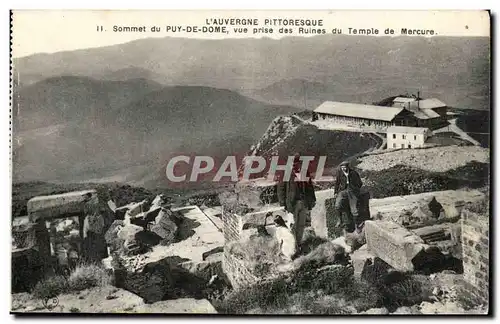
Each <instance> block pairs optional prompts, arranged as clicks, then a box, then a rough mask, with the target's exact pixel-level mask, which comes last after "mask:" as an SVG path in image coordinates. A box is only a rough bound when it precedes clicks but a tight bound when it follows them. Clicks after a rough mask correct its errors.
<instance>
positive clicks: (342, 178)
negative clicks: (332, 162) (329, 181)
mask: <svg viewBox="0 0 500 324" xmlns="http://www.w3.org/2000/svg"><path fill="white" fill-rule="evenodd" d="M362 185H363V183H362V182H361V177H360V176H359V173H358V172H356V171H355V170H353V169H351V167H350V166H349V162H347V161H344V162H342V163H341V164H340V168H339V170H338V171H337V178H336V180H335V187H334V189H335V211H336V212H337V215H339V216H340V219H341V225H342V227H343V229H344V235H345V234H346V232H348V233H352V232H354V230H355V229H356V227H357V225H359V224H358V220H359V219H358V218H359V208H358V207H359V205H358V204H359V198H360V195H361V186H362Z"/></svg>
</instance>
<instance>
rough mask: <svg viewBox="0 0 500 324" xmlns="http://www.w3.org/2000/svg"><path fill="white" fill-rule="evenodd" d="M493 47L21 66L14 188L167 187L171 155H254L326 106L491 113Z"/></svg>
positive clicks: (220, 44)
mask: <svg viewBox="0 0 500 324" xmlns="http://www.w3.org/2000/svg"><path fill="white" fill-rule="evenodd" d="M489 42H490V39H489V38H452V37H433V38H420V37H395V38H390V37H376V38H375V37H363V36H361V37H357V36H344V35H327V36H315V37H309V38H300V37H286V38H283V39H280V40H272V39H267V38H264V39H225V40H200V39H183V38H170V37H166V38H162V39H158V38H155V39H142V40H137V41H133V42H129V43H125V44H120V45H113V46H108V47H101V48H92V49H83V50H77V51H70V52H59V53H54V54H35V55H31V56H27V57H21V58H15V59H13V67H14V71H13V76H14V84H15V87H14V93H13V98H14V100H13V101H14V102H13V110H12V114H13V131H14V133H13V162H14V166H13V173H14V181H28V180H46V181H61V182H65V181H70V182H75V181H93V182H99V181H108V180H109V181H121V182H129V183H135V184H140V185H146V186H164V185H165V183H163V182H162V179H164V178H165V177H164V166H165V163H166V160H167V159H168V157H169V156H171V155H172V154H174V153H183V154H207V155H212V156H214V157H215V158H219V159H223V158H225V156H226V155H228V154H235V155H243V154H245V153H247V152H248V151H249V149H250V146H252V144H255V143H256V142H257V141H258V140H259V138H260V137H261V136H262V134H263V133H264V132H265V131H266V129H267V127H268V126H269V123H270V122H271V121H272V120H273V119H274V118H275V117H276V116H279V115H290V114H292V113H294V112H299V111H300V110H303V109H309V110H311V109H314V108H315V107H316V106H317V105H319V104H320V103H321V102H322V101H325V100H337V101H350V102H359V103H372V102H374V101H378V100H381V99H383V98H384V97H388V96H391V95H395V94H396V95H397V94H400V93H405V92H416V91H417V90H420V91H421V96H423V97H437V98H439V99H440V100H442V101H444V102H446V103H447V104H448V105H450V106H453V107H458V108H476V109H484V110H488V109H489V102H490V100H489V98H490V95H489V92H490V86H489V85H490V43H489ZM304 136H305V135H304ZM307 136H309V135H307ZM297 141H298V139H297V138H294V143H296V144H294V145H293V146H294V147H298V146H300V145H299V144H298V142H297ZM304 143H307V141H304ZM297 145H298V146H297ZM304 145H305V144H304ZM331 154H336V153H335V152H331Z"/></svg>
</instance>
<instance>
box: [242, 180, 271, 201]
mask: <svg viewBox="0 0 500 324" xmlns="http://www.w3.org/2000/svg"><path fill="white" fill-rule="evenodd" d="M235 193H236V195H237V196H238V201H239V203H240V204H244V205H247V206H249V207H256V206H262V205H266V204H271V203H276V202H277V201H278V198H277V194H276V182H275V181H270V180H267V179H253V180H248V181H241V182H238V183H237V184H236V186H235Z"/></svg>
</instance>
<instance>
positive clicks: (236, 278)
mask: <svg viewBox="0 0 500 324" xmlns="http://www.w3.org/2000/svg"><path fill="white" fill-rule="evenodd" d="M222 221H223V232H224V241H225V242H224V253H223V256H222V270H223V271H224V273H225V274H226V276H227V277H228V279H229V281H230V282H231V285H232V286H233V288H235V289H239V288H241V287H246V286H249V285H251V284H253V283H255V282H257V280H258V278H257V277H255V276H254V275H253V274H252V273H251V272H250V271H249V270H248V269H247V268H246V267H245V264H244V263H243V261H242V260H240V259H238V258H237V257H236V256H234V255H233V254H231V253H230V252H229V246H228V245H229V244H230V243H231V242H236V241H238V240H239V239H240V237H241V233H242V227H243V225H242V217H241V216H240V215H238V214H236V213H233V212H231V211H229V210H228V209H227V208H223V209H222Z"/></svg>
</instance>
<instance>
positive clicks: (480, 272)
mask: <svg viewBox="0 0 500 324" xmlns="http://www.w3.org/2000/svg"><path fill="white" fill-rule="evenodd" d="M461 223H462V253H463V266H464V284H465V287H464V291H463V293H462V295H463V297H464V299H465V300H464V301H465V302H466V303H469V304H472V305H477V304H483V305H488V300H489V278H490V277H489V269H490V267H489V264H490V263H489V220H488V216H487V215H478V214H476V213H474V212H471V211H468V210H467V209H464V210H463V211H462V218H461Z"/></svg>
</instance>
